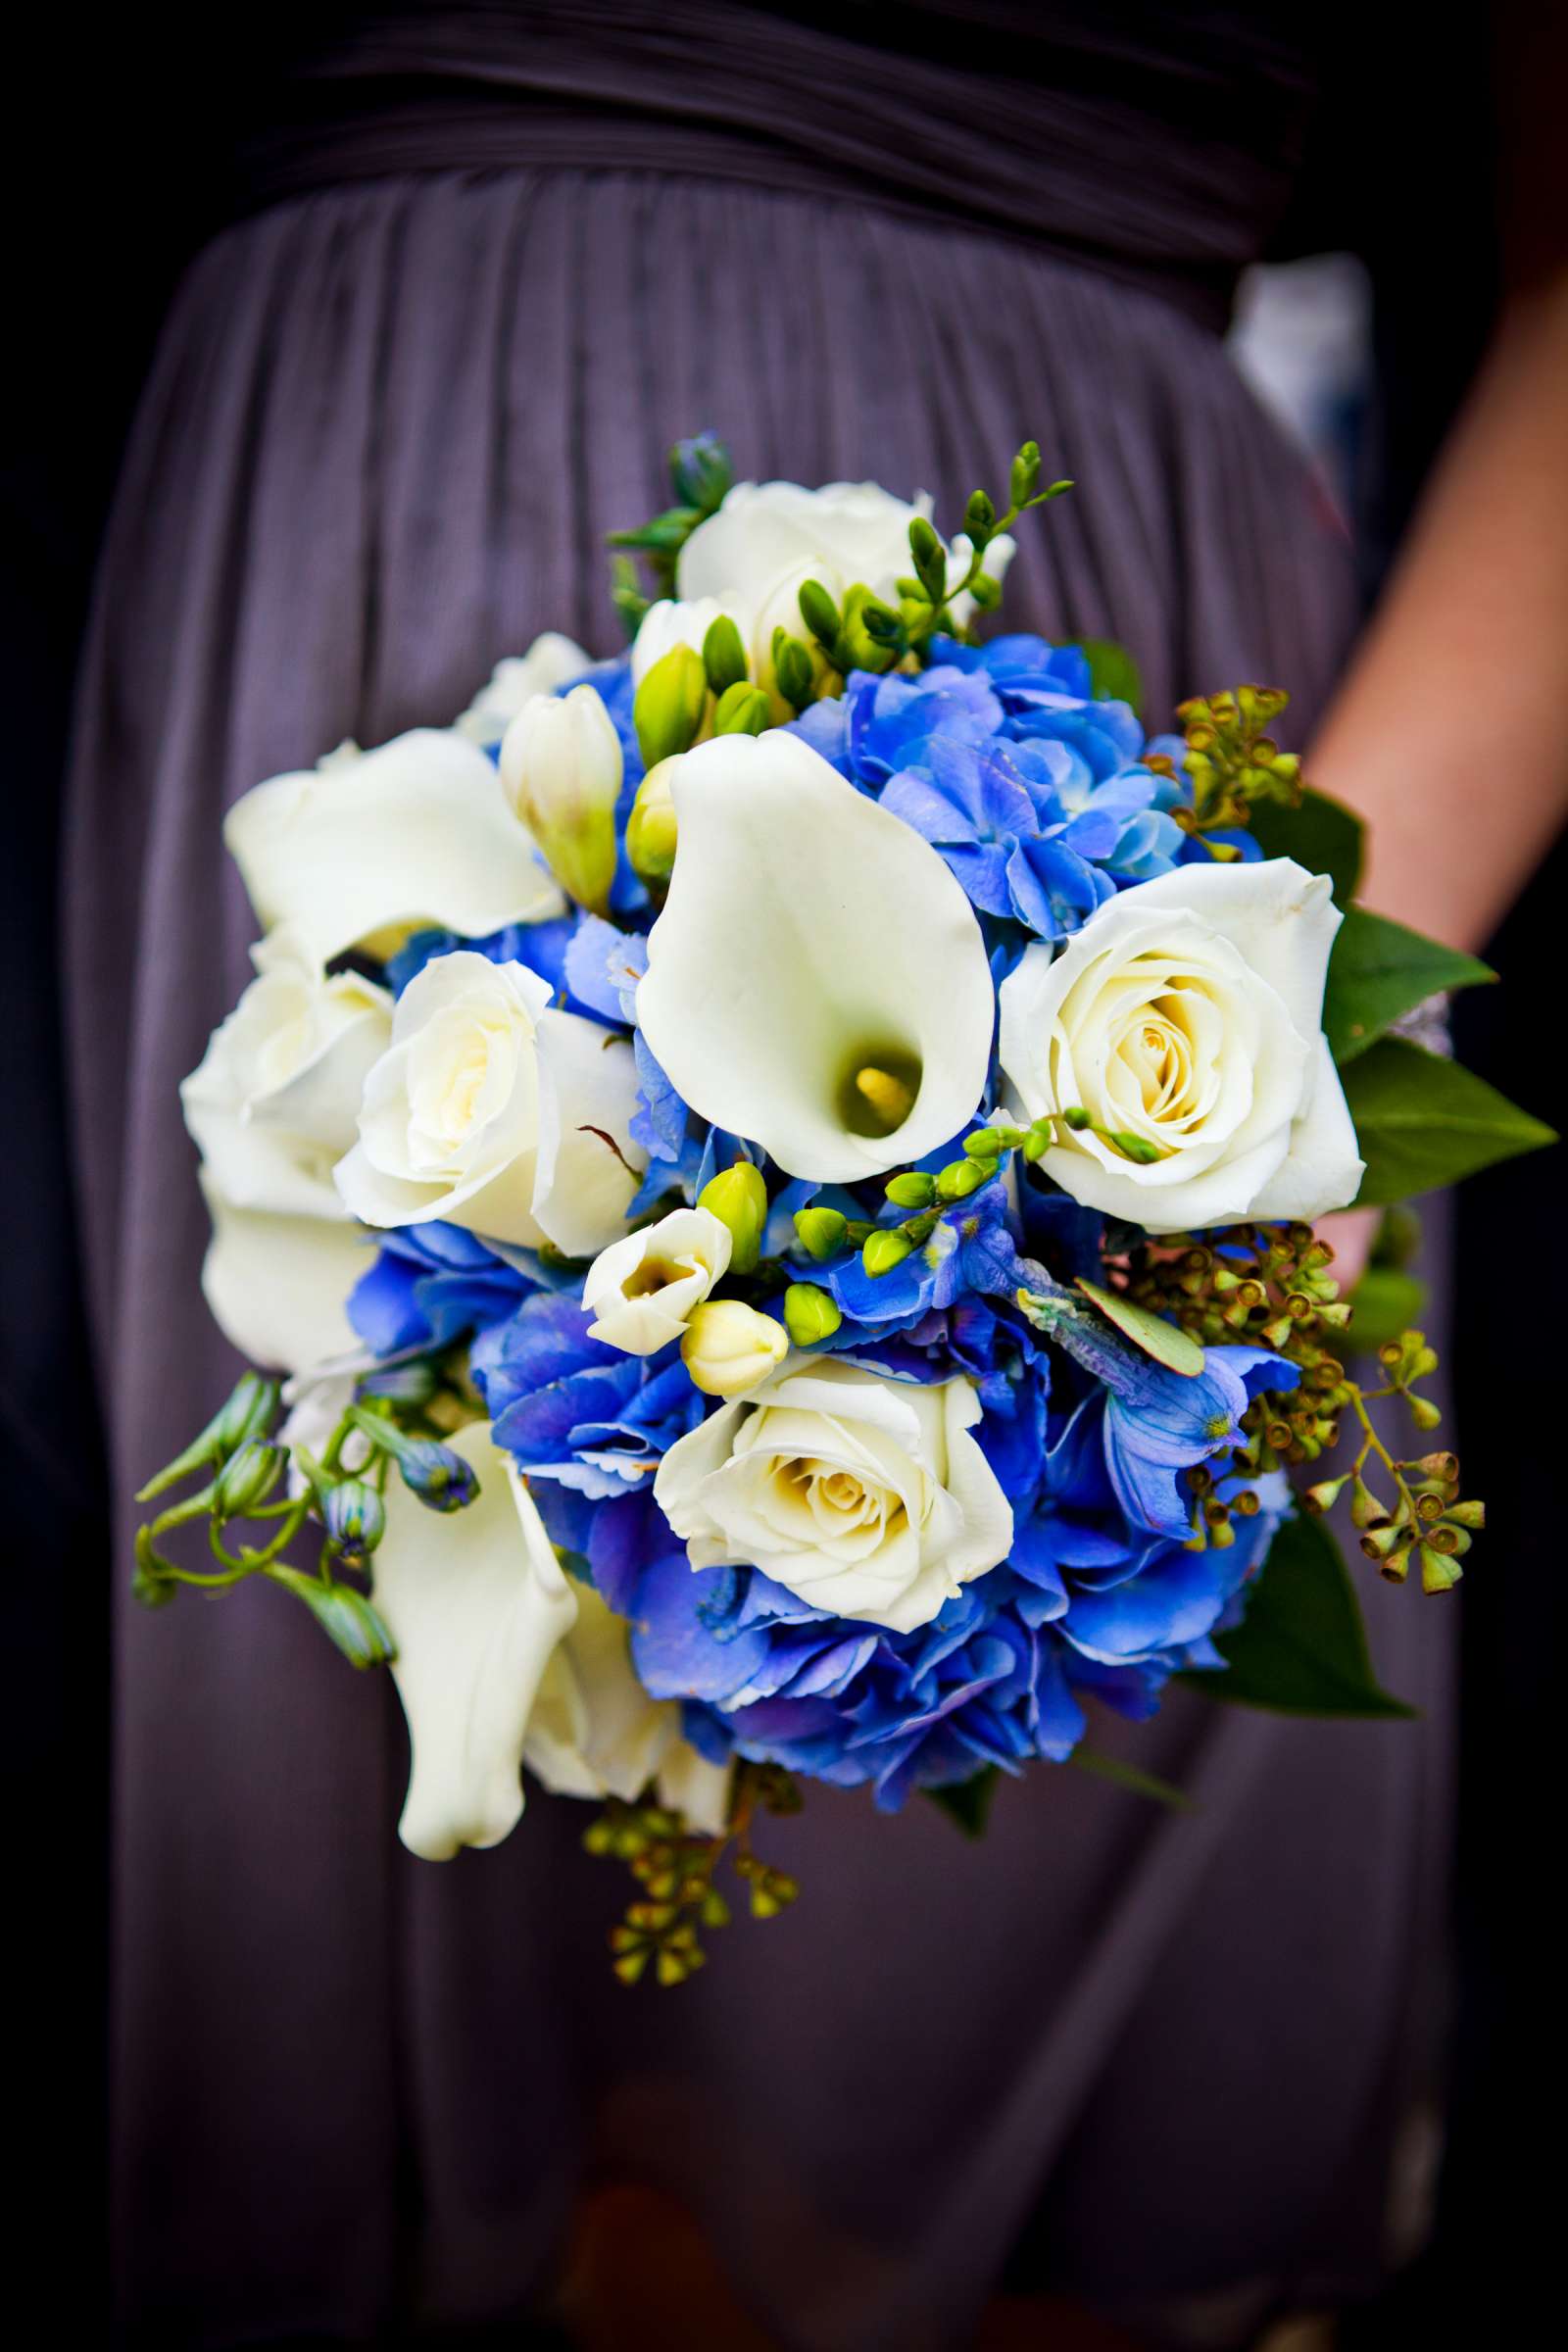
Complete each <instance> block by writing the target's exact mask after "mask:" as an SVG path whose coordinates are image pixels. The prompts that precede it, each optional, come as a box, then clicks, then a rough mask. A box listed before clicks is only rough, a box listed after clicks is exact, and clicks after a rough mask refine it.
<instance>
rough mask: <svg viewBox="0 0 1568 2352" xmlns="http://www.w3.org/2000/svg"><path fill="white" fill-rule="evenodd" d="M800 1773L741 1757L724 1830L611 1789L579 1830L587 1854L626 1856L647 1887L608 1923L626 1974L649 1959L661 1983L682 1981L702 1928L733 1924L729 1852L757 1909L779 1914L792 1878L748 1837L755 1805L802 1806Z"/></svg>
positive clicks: (758, 1914) (695, 1964)
mask: <svg viewBox="0 0 1568 2352" xmlns="http://www.w3.org/2000/svg"><path fill="white" fill-rule="evenodd" d="M801 1804H802V1797H801V1790H800V1784H799V1783H798V1782H797V1781H796V1780H795V1778H794V1776H793V1775H792V1774H790V1773H788V1772H785V1771H783V1770H782V1769H781V1768H780V1767H779V1766H778V1765H776V1764H746V1763H741V1764H737V1765H736V1767H735V1773H734V1779H733V1784H732V1788H731V1794H730V1810H729V1820H728V1822H727V1823H726V1825H725V1828H724V1832H723V1835H722V1836H721V1837H718V1838H707V1837H703V1836H701V1835H700V1834H697V1833H694V1832H693V1831H692V1830H690V1829H689V1828H688V1827H687V1824H686V1822H685V1820H684V1818H683V1817H682V1815H680V1814H679V1813H676V1812H673V1811H671V1810H670V1809H669V1808H668V1807H667V1806H664V1805H660V1804H655V1803H642V1804H627V1803H625V1802H623V1801H622V1800H621V1799H620V1798H619V1797H612V1798H611V1799H610V1800H609V1801H608V1803H607V1804H606V1806H605V1808H604V1811H603V1812H602V1813H601V1814H600V1815H599V1817H598V1819H597V1820H596V1821H595V1822H593V1823H592V1824H591V1826H590V1827H589V1828H588V1829H587V1830H586V1831H585V1832H584V1834H583V1844H584V1846H585V1847H586V1849H587V1850H588V1852H589V1853H590V1854H598V1855H601V1856H604V1857H606V1858H608V1859H610V1860H613V1861H616V1862H624V1863H625V1865H626V1867H627V1868H628V1869H629V1870H630V1872H631V1874H632V1876H633V1878H634V1879H635V1880H636V1881H637V1884H638V1887H639V1888H640V1889H641V1892H640V1893H639V1894H638V1895H637V1896H636V1897H635V1899H634V1900H633V1901H632V1902H631V1903H630V1904H629V1905H628V1907H627V1910H626V1915H625V1918H624V1919H623V1920H622V1921H621V1923H620V1925H619V1926H618V1927H616V1928H613V1929H612V1930H611V1936H610V1949H611V1954H612V1959H611V1966H612V1967H613V1969H614V1972H615V1974H616V1976H617V1977H619V1979H620V1981H621V1983H622V1984H623V1985H635V1984H637V1983H638V1982H639V1981H640V1980H641V1978H642V1977H643V1976H645V1975H646V1974H647V1972H648V1970H649V1969H650V1968H652V1970H653V1973H654V1978H655V1981H656V1983H658V1984H660V1985H680V1984H684V1982H685V1980H686V1979H687V1978H688V1977H689V1976H691V1975H692V1974H693V1972H694V1971H695V1970H697V1969H699V1968H701V1967H702V1966H703V1965H704V1963H705V1961H706V1960H707V1957H708V1955H707V1953H706V1952H705V1951H704V1950H703V1947H702V1941H701V1931H702V1930H703V1929H705V1928H709V1929H711V1928H722V1927H727V1926H728V1924H729V1920H730V1916H731V1914H730V1906H729V1903H728V1901H727V1900H726V1898H725V1896H724V1895H723V1894H722V1893H721V1892H720V1890H719V1888H718V1887H716V1886H715V1885H714V1874H715V1873H716V1871H717V1870H718V1867H719V1865H720V1864H721V1863H722V1862H723V1861H724V1860H726V1858H727V1859H728V1861H729V1863H730V1867H731V1868H732V1869H733V1871H734V1872H735V1875H736V1877H737V1878H738V1879H740V1880H741V1881H742V1883H743V1884H744V1885H745V1887H746V1888H747V1890H748V1893H749V1895H750V1900H751V1912H752V1917H753V1918H754V1919H776V1918H777V1916H778V1914H779V1913H780V1912H781V1911H782V1910H784V1909H785V1908H786V1907H787V1906H788V1905H789V1904H791V1903H793V1902H794V1900H795V1898H796V1896H797V1894H798V1893H799V1892H800V1888H799V1887H798V1886H797V1885H796V1882H795V1881H794V1879H792V1878H790V1877H789V1876H788V1874H787V1873H786V1872H784V1871H782V1870H775V1869H774V1868H773V1867H772V1865H771V1864H770V1863H767V1862H764V1861H763V1860H762V1859H761V1857H760V1855H759V1854H758V1853H757V1852H756V1851H755V1849H754V1847H753V1845H752V1827H753V1824H754V1822H755V1820H756V1817H757V1815H758V1814H759V1812H764V1813H778V1814H784V1813H798V1812H799V1811H800V1809H801Z"/></svg>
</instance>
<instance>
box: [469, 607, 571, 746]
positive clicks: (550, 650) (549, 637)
mask: <svg viewBox="0 0 1568 2352" xmlns="http://www.w3.org/2000/svg"><path fill="white" fill-rule="evenodd" d="M592 666H593V657H592V655H591V654H585V653H584V652H583V650H582V647H581V646H580V645H577V644H574V643H573V641H572V639H571V638H569V637H563V636H562V635H561V633H560V631H559V630H556V629H547V630H546V631H545V633H544V635H543V636H542V637H536V638H535V639H534V641H533V643H532V645H530V646H529V648H528V651H527V652H526V653H525V654H513V655H510V656H509V657H508V659H507V660H506V661H505V662H497V663H496V665H495V668H494V669H493V670H492V671H491V673H490V678H489V682H488V683H487V684H486V685H484V686H481V687H480V689H479V691H478V693H477V694H476V695H475V696H474V698H473V700H472V702H471V703H470V704H469V705H468V708H467V709H466V711H464V713H463V716H462V717H461V718H460V719H459V720H458V721H457V728H456V731H457V733H458V734H460V735H464V736H466V738H467V740H468V741H469V743H476V744H477V745H478V746H479V748H480V750H481V751H487V750H489V749H490V747H491V746H492V745H494V744H498V743H499V742H500V741H501V738H502V736H503V735H504V734H505V733H506V731H507V728H508V727H509V726H510V724H511V723H512V721H513V719H515V717H516V715H517V712H518V711H521V710H524V709H526V707H527V705H528V704H529V703H531V702H534V701H536V700H537V699H538V697H539V696H540V695H546V694H554V693H555V692H556V689H557V688H558V687H560V686H569V685H570V683H571V681H572V679H573V678H580V677H581V676H582V673H583V671H584V670H585V669H591V668H592Z"/></svg>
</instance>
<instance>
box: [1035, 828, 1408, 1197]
mask: <svg viewBox="0 0 1568 2352" xmlns="http://www.w3.org/2000/svg"><path fill="white" fill-rule="evenodd" d="M1339 925H1340V914H1339V910H1338V908H1337V907H1335V906H1334V904H1333V900H1332V896H1331V889H1330V884H1329V882H1328V879H1327V877H1326V876H1324V875H1312V874H1308V873H1307V872H1306V871H1305V870H1304V869H1303V868H1302V867H1301V866H1299V865H1298V864H1296V863H1295V861H1294V860H1293V859H1291V858H1270V859H1268V860H1266V861H1264V862H1261V863H1253V864H1236V865H1190V866H1180V867H1178V868H1176V870H1175V871H1174V872H1172V873H1168V874H1162V875H1160V876H1159V877H1158V878H1157V880H1155V881H1152V882H1144V883H1140V884H1139V885H1138V886H1137V887H1136V888H1135V889H1132V890H1127V891H1123V892H1122V893H1121V894H1120V895H1119V896H1118V897H1117V898H1114V899H1112V900H1110V901H1109V902H1108V903H1107V904H1106V905H1105V906H1103V907H1101V908H1099V910H1098V911H1097V912H1096V913H1095V914H1094V915H1092V916H1091V918H1090V920H1089V921H1088V922H1087V923H1086V924H1085V925H1084V927H1083V929H1082V930H1081V931H1080V932H1079V933H1078V934H1077V935H1076V937H1075V938H1073V939H1071V940H1069V941H1068V943H1067V945H1066V947H1065V948H1064V949H1063V950H1062V951H1061V953H1060V954H1059V955H1056V956H1053V954H1052V951H1051V949H1050V948H1048V947H1044V946H1040V947H1033V948H1030V949H1029V950H1028V951H1027V952H1026V954H1025V955H1024V956H1023V957H1022V959H1021V961H1020V962H1019V963H1018V965H1017V966H1016V968H1015V969H1014V970H1013V971H1012V972H1011V973H1009V974H1008V976H1007V978H1006V979H1005V981H1004V982H1003V984H1002V989H1001V992H1000V995H1001V1029H1000V1042H999V1055H1000V1059H1001V1063H1002V1068H1003V1072H1004V1075H1005V1078H1006V1080H1007V1082H1008V1085H1009V1087H1010V1089H1011V1091H1012V1095H1013V1099H1014V1101H1015V1103H1017V1105H1018V1106H1019V1108H1020V1109H1021V1111H1022V1113H1023V1115H1024V1116H1026V1117H1027V1118H1030V1119H1035V1118H1039V1117H1041V1116H1043V1115H1044V1114H1046V1113H1047V1112H1054V1111H1060V1110H1065V1109H1069V1108H1071V1107H1074V1106H1075V1105H1079V1104H1081V1105H1082V1106H1083V1107H1084V1108H1085V1109H1087V1110H1088V1111H1089V1112H1090V1113H1091V1115H1092V1117H1093V1118H1094V1120H1095V1121H1096V1123H1097V1125H1099V1126H1101V1127H1104V1128H1109V1129H1112V1130H1115V1131H1117V1132H1120V1133H1128V1134H1133V1135H1136V1136H1138V1137H1139V1138H1141V1139H1142V1140H1143V1141H1145V1142H1147V1143H1149V1144H1151V1145H1152V1146H1153V1147H1154V1148H1155V1149H1157V1150H1158V1152H1160V1153H1161V1156H1160V1157H1159V1158H1158V1159H1157V1160H1154V1161H1152V1162H1151V1163H1149V1164H1147V1165H1146V1164H1142V1163H1139V1162H1137V1161H1135V1160H1132V1159H1130V1158H1129V1157H1128V1156H1127V1155H1126V1154H1125V1153H1124V1152H1120V1151H1118V1150H1117V1149H1116V1147H1115V1146H1114V1145H1112V1144H1109V1143H1107V1142H1105V1141H1104V1140H1103V1138H1102V1137H1101V1136H1100V1135H1097V1134H1095V1133H1093V1132H1090V1131H1088V1130H1085V1131H1083V1132H1080V1133H1077V1134H1072V1135H1067V1134H1065V1133H1063V1132H1062V1131H1060V1130H1058V1135H1059V1136H1060V1139H1061V1140H1059V1141H1058V1142H1057V1143H1056V1144H1055V1145H1054V1147H1053V1148H1052V1149H1051V1150H1050V1151H1049V1152H1047V1153H1046V1155H1045V1157H1044V1159H1043V1161H1042V1163H1041V1164H1042V1166H1043V1167H1044V1169H1045V1172H1046V1174H1047V1175H1048V1176H1050V1177H1052V1178H1053V1179H1054V1181H1055V1182H1056V1183H1057V1184H1059V1185H1060V1186H1061V1187H1062V1190H1063V1191H1064V1192H1067V1193H1070V1194H1071V1195H1072V1196H1073V1198H1074V1199H1075V1200H1078V1201H1084V1202H1085V1203H1087V1204H1088V1205H1089V1206H1090V1207H1093V1208H1099V1209H1103V1210H1104V1211H1105V1212H1106V1214H1107V1215H1111V1216H1116V1217H1120V1218H1123V1219H1125V1220H1126V1221H1127V1222H1128V1223H1130V1224H1134V1225H1140V1226H1142V1227H1143V1228H1144V1229H1145V1231H1146V1232H1150V1233H1180V1232H1189V1231H1192V1230H1195V1229H1197V1228H1201V1227H1203V1226H1209V1225H1222V1224H1231V1223H1234V1222H1236V1221H1237V1220H1239V1219H1241V1218H1247V1217H1270V1218H1281V1217H1300V1218H1303V1219H1306V1220H1310V1219H1311V1218H1313V1217H1316V1216H1320V1215H1322V1214H1323V1213H1325V1212H1326V1211H1327V1210H1329V1209H1331V1208H1342V1207H1344V1206H1345V1205H1346V1204H1347V1203H1348V1202H1349V1201H1353V1200H1354V1198H1355V1195H1356V1192H1357V1190H1358V1188H1359V1185H1360V1181H1361V1174H1362V1162H1361V1160H1360V1158H1359V1156H1358V1154H1357V1152H1356V1142H1355V1131H1354V1128H1353V1127H1352V1125H1351V1123H1350V1115H1349V1111H1348V1108H1347V1105H1346V1102H1345V1095H1344V1091H1343V1089H1342V1087H1341V1085H1340V1081H1339V1077H1338V1074H1337V1072H1336V1070H1335V1068H1334V1064H1333V1060H1332V1058H1331V1056H1330V1054H1329V1051H1328V1047H1327V1044H1326V1043H1325V1041H1324V1039H1323V1036H1322V1029H1321V1020H1322V1005H1323V986H1324V981H1325V978H1326V976H1327V972H1328V960H1329V953H1330V950H1331V949H1332V947H1333V944H1334V935H1335V933H1336V931H1337V930H1338V929H1339Z"/></svg>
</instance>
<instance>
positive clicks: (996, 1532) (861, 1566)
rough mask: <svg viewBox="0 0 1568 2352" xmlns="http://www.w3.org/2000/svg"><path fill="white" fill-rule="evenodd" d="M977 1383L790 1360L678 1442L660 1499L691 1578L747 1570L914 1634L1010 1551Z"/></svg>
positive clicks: (1007, 1518)
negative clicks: (923, 1382)
mask: <svg viewBox="0 0 1568 2352" xmlns="http://www.w3.org/2000/svg"><path fill="white" fill-rule="evenodd" d="M979 1419H980V1400H979V1398H978V1397H977V1396H976V1394H975V1391H974V1388H973V1386H972V1384H971V1383H970V1382H968V1381H966V1380H950V1381H944V1382H941V1383H939V1384H937V1385H935V1386H931V1387H920V1386H916V1385H915V1384H913V1383H910V1382H895V1381H890V1380H888V1379H886V1378H885V1377H884V1376H883V1375H882V1374H880V1373H877V1372H872V1371H869V1370H866V1369H864V1368H863V1367H861V1366H858V1365H853V1364H848V1363H845V1362H843V1361H842V1360H841V1359H838V1358H831V1357H830V1358H815V1357H804V1356H792V1357H791V1358H790V1359H789V1360H788V1361H787V1362H786V1363H784V1364H783V1365H782V1366H781V1367H780V1369H779V1370H778V1371H777V1372H776V1373H775V1374H774V1375H773V1376H772V1378H771V1379H769V1380H768V1381H766V1382H765V1383H764V1384H763V1385H762V1387H760V1388H759V1389H757V1390H754V1391H753V1393H752V1394H751V1395H750V1396H749V1397H742V1398H740V1399H738V1400H737V1401H736V1402H734V1403H733V1404H726V1405H723V1406H721V1407H720V1409H719V1410H718V1411H717V1412H716V1413H713V1414H712V1415H711V1417H710V1418H709V1419H708V1420H707V1421H705V1422H703V1423H702V1424H701V1425H700V1426H699V1427H698V1428H697V1429H695V1430H693V1431H692V1432H691V1433H690V1435H689V1436H687V1437H684V1438H681V1439H679V1440H678V1441H677V1442H676V1444H675V1445H674V1446H671V1447H670V1449H669V1451H668V1453H666V1454H665V1456H664V1458H663V1460H662V1463H661V1464H660V1468H659V1473H658V1476H657V1478H656V1480H655V1484H654V1495H655V1499H656V1500H657V1501H658V1503H659V1505H660V1507H661V1509H662V1511H663V1513H664V1516H665V1518H666V1519H667V1520H668V1521H669V1523H670V1526H671V1527H672V1528H673V1529H674V1531H675V1533H676V1534H677V1535H678V1536H680V1537H681V1538H682V1539H683V1540H684V1541H685V1544H686V1547H687V1554H688V1557H689V1558H690V1560H691V1563H692V1566H693V1567H694V1568H711V1567H718V1566H722V1565H730V1564H740V1563H750V1564H751V1565H753V1566H755V1567H758V1568H760V1569H762V1570H763V1571H764V1573H765V1574H766V1575H768V1576H770V1577H772V1578H773V1579H774V1581H775V1582H776V1583H778V1584H781V1585H785V1586H787V1587H788V1588H789V1590H790V1591H791V1592H792V1593H799V1594H800V1596H801V1598H802V1599H803V1600H808V1601H809V1602H810V1603H811V1604H812V1606H813V1607H815V1608H820V1609H826V1610H829V1611H831V1612H832V1613H833V1614H834V1615H835V1616H841V1617H855V1618H861V1619H864V1620H866V1621H867V1622H869V1623H871V1624H873V1625H885V1626H889V1627H891V1628H892V1629H893V1630H894V1631H895V1632H898V1633H908V1632H910V1631H912V1629H913V1628H914V1627H915V1626H918V1625H925V1624H928V1623H929V1622H930V1620H931V1619H932V1618H933V1617H934V1616H935V1615H936V1614H937V1612H938V1610H939V1609H940V1608H941V1607H942V1604H943V1602H944V1601H946V1600H947V1599H949V1598H950V1597H951V1596H952V1595H953V1594H954V1593H956V1592H958V1591H959V1590H960V1588H961V1587H962V1586H963V1585H965V1584H967V1583H968V1582H969V1581H970V1580H971V1579H972V1578H974V1577H977V1576H984V1575H985V1574H986V1573H987V1572H988V1571H989V1570H990V1569H992V1568H995V1567H997V1566H998V1565H999V1564H1000V1563H1001V1562H1002V1561H1003V1560H1005V1558H1006V1556H1007V1553H1008V1551H1009V1550H1010V1549H1011V1546H1012V1510H1011V1507H1010V1505H1009V1504H1008V1501H1007V1498H1006V1496H1005V1495H1004V1493H1003V1491H1002V1489H1001V1487H1000V1486H999V1485H998V1483H997V1479H996V1475H995V1473H994V1472H993V1470H992V1468H991V1465H990V1463H989V1462H988V1461H987V1460H986V1457H985V1455H984V1454H983V1453H982V1451H981V1449H980V1447H979V1446H978V1445H977V1444H976V1442H975V1440H974V1438H973V1437H972V1436H971V1435H970V1432H971V1430H972V1429H973V1427H974V1424H975V1423H976V1422H977V1421H978V1420H979Z"/></svg>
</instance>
